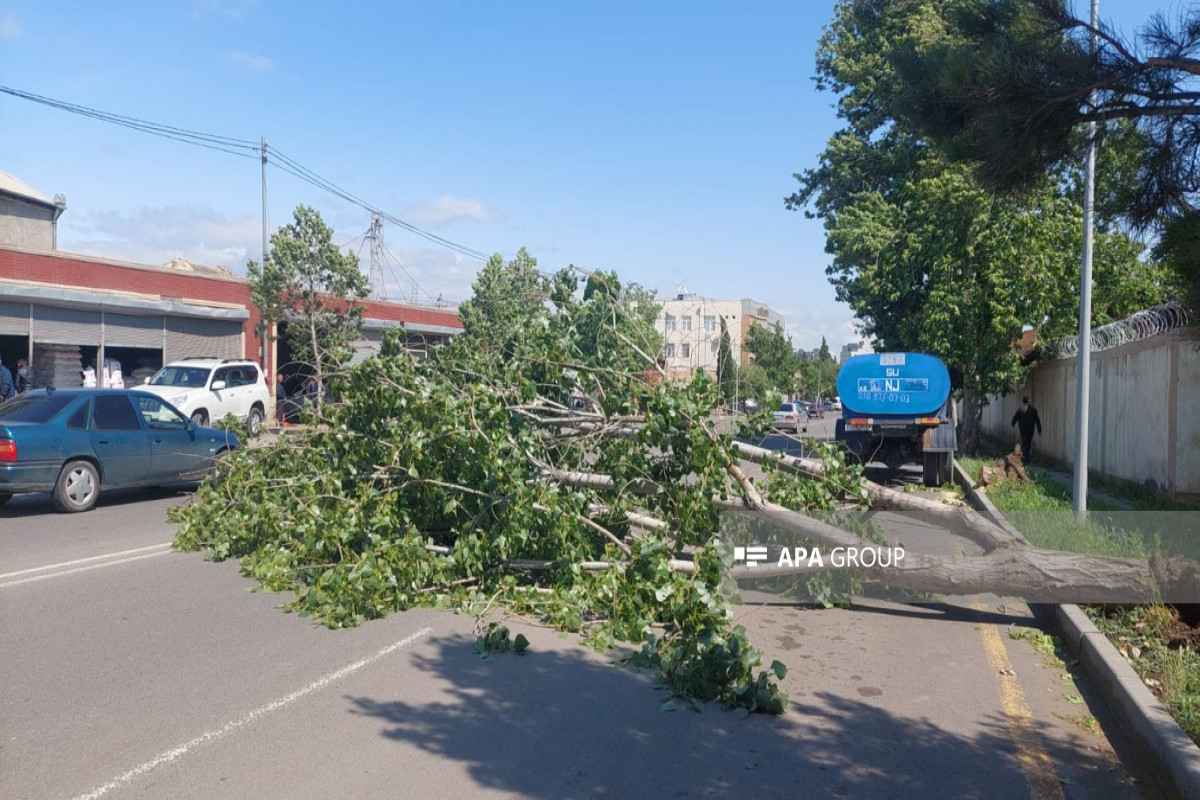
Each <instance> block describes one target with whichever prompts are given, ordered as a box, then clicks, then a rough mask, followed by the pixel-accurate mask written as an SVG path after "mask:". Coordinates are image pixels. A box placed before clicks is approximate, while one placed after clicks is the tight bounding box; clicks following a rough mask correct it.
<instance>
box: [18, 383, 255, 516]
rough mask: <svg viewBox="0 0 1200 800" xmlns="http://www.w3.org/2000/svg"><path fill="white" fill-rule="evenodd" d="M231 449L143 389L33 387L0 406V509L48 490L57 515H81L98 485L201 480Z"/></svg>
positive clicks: (222, 435) (228, 437) (231, 441)
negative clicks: (24, 495)
mask: <svg viewBox="0 0 1200 800" xmlns="http://www.w3.org/2000/svg"><path fill="white" fill-rule="evenodd" d="M237 446H238V440H237V437H236V436H235V435H234V434H232V433H230V432H228V431H221V430H215V429H213V428H203V427H200V426H198V425H196V423H194V422H193V421H192V420H190V419H188V418H187V417H185V416H184V415H183V414H182V413H181V412H180V411H179V410H178V409H176V408H174V407H173V406H171V405H170V404H169V403H167V402H166V401H164V400H163V399H162V398H161V397H157V396H155V395H152V394H148V393H146V392H141V391H125V390H122V389H35V390H33V391H29V392H26V393H25V394H22V395H18V396H17V397H14V398H11V399H9V400H6V401H5V402H3V403H0V506H2V505H4V504H5V503H7V502H8V501H9V500H11V499H12V496H13V495H14V494H21V493H25V492H50V495H51V499H52V500H53V502H54V507H55V508H56V509H58V510H59V511H64V512H72V511H87V510H88V509H90V508H91V507H92V506H94V505H95V504H96V500H97V499H98V498H99V496H100V490H101V489H102V488H103V489H105V490H108V489H126V488H131V487H136V486H157V485H160V484H165V483H174V482H176V481H182V480H195V479H198V478H202V477H204V476H205V475H206V474H208V473H209V472H211V471H212V469H213V468H214V467H215V465H216V462H217V459H218V458H219V457H220V456H221V455H222V454H223V453H225V452H226V451H228V450H233V449H235V448H236V447H237Z"/></svg>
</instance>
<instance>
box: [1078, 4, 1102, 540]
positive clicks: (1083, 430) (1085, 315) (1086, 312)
mask: <svg viewBox="0 0 1200 800" xmlns="http://www.w3.org/2000/svg"><path fill="white" fill-rule="evenodd" d="M1099 25H1100V0H1092V28H1093V33H1092V52H1093V53H1095V52H1096V50H1097V47H1098V42H1097V40H1096V34H1095V30H1094V29H1096V28H1098V27H1099ZM1095 107H1096V92H1095V91H1094V90H1093V91H1092V93H1091V95H1090V96H1089V97H1088V108H1089V111H1090V110H1091V109H1094V108H1095ZM1087 140H1088V148H1087V177H1086V181H1085V183H1084V197H1083V268H1082V273H1083V275H1082V276H1081V278H1080V287H1079V356H1078V357H1077V358H1076V360H1075V369H1076V372H1077V375H1076V377H1077V385H1076V390H1075V485H1074V502H1073V505H1074V509H1075V521H1076V522H1079V523H1082V522H1084V521H1086V520H1087V490H1088V405H1089V400H1090V397H1091V386H1090V384H1091V377H1092V376H1091V372H1092V230H1093V228H1094V226H1095V205H1094V200H1095V196H1096V122H1095V120H1089V121H1088V123H1087Z"/></svg>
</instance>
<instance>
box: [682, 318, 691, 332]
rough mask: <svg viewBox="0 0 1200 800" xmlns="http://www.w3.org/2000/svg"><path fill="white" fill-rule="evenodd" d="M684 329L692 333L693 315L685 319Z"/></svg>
mask: <svg viewBox="0 0 1200 800" xmlns="http://www.w3.org/2000/svg"><path fill="white" fill-rule="evenodd" d="M683 329H684V330H685V331H690V330H691V329H692V315H691V314H688V315H687V316H685V317H684V318H683Z"/></svg>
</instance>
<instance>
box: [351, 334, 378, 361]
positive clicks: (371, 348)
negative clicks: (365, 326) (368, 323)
mask: <svg viewBox="0 0 1200 800" xmlns="http://www.w3.org/2000/svg"><path fill="white" fill-rule="evenodd" d="M360 336H361V337H362V338H360V339H358V340H357V341H356V342H354V344H353V345H352V347H353V348H354V355H353V356H352V357H351V358H350V366H354V365H355V364H361V363H362V362H364V361H366V360H367V359H368V358H372V357H373V356H377V355H379V350H380V348H381V347H382V346H383V331H378V330H369V331H363V332H362V333H361V334H360Z"/></svg>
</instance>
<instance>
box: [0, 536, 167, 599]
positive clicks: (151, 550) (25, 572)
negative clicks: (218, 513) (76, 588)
mask: <svg viewBox="0 0 1200 800" xmlns="http://www.w3.org/2000/svg"><path fill="white" fill-rule="evenodd" d="M170 552H171V543H170V542H163V543H162V544H153V545H150V546H148V547H137V548H134V549H133V550H122V551H121V552H119V553H106V554H104V555H101V556H92V557H90V558H77V559H75V560H74V561H62V562H60V563H58V564H47V565H46V566H44V567H31V568H29V569H22V570H17V571H16V572H6V573H4V574H2V575H0V589H5V588H7V587H9V586H20V585H21V584H23V583H32V582H33V581H41V580H46V579H47V578H60V577H62V576H64V575H74V574H75V573H77V572H87V571H88V570H93V569H100V568H102V567H111V566H115V565H117V564H127V563H129V562H130V561H141V560H142V559H143V558H154V557H155V556H162V555H166V554H167V553H170ZM96 562H99V563H96ZM79 565H87V566H79ZM37 573H41V574H37ZM21 576H27V577H21ZM12 579H15V580H12Z"/></svg>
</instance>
